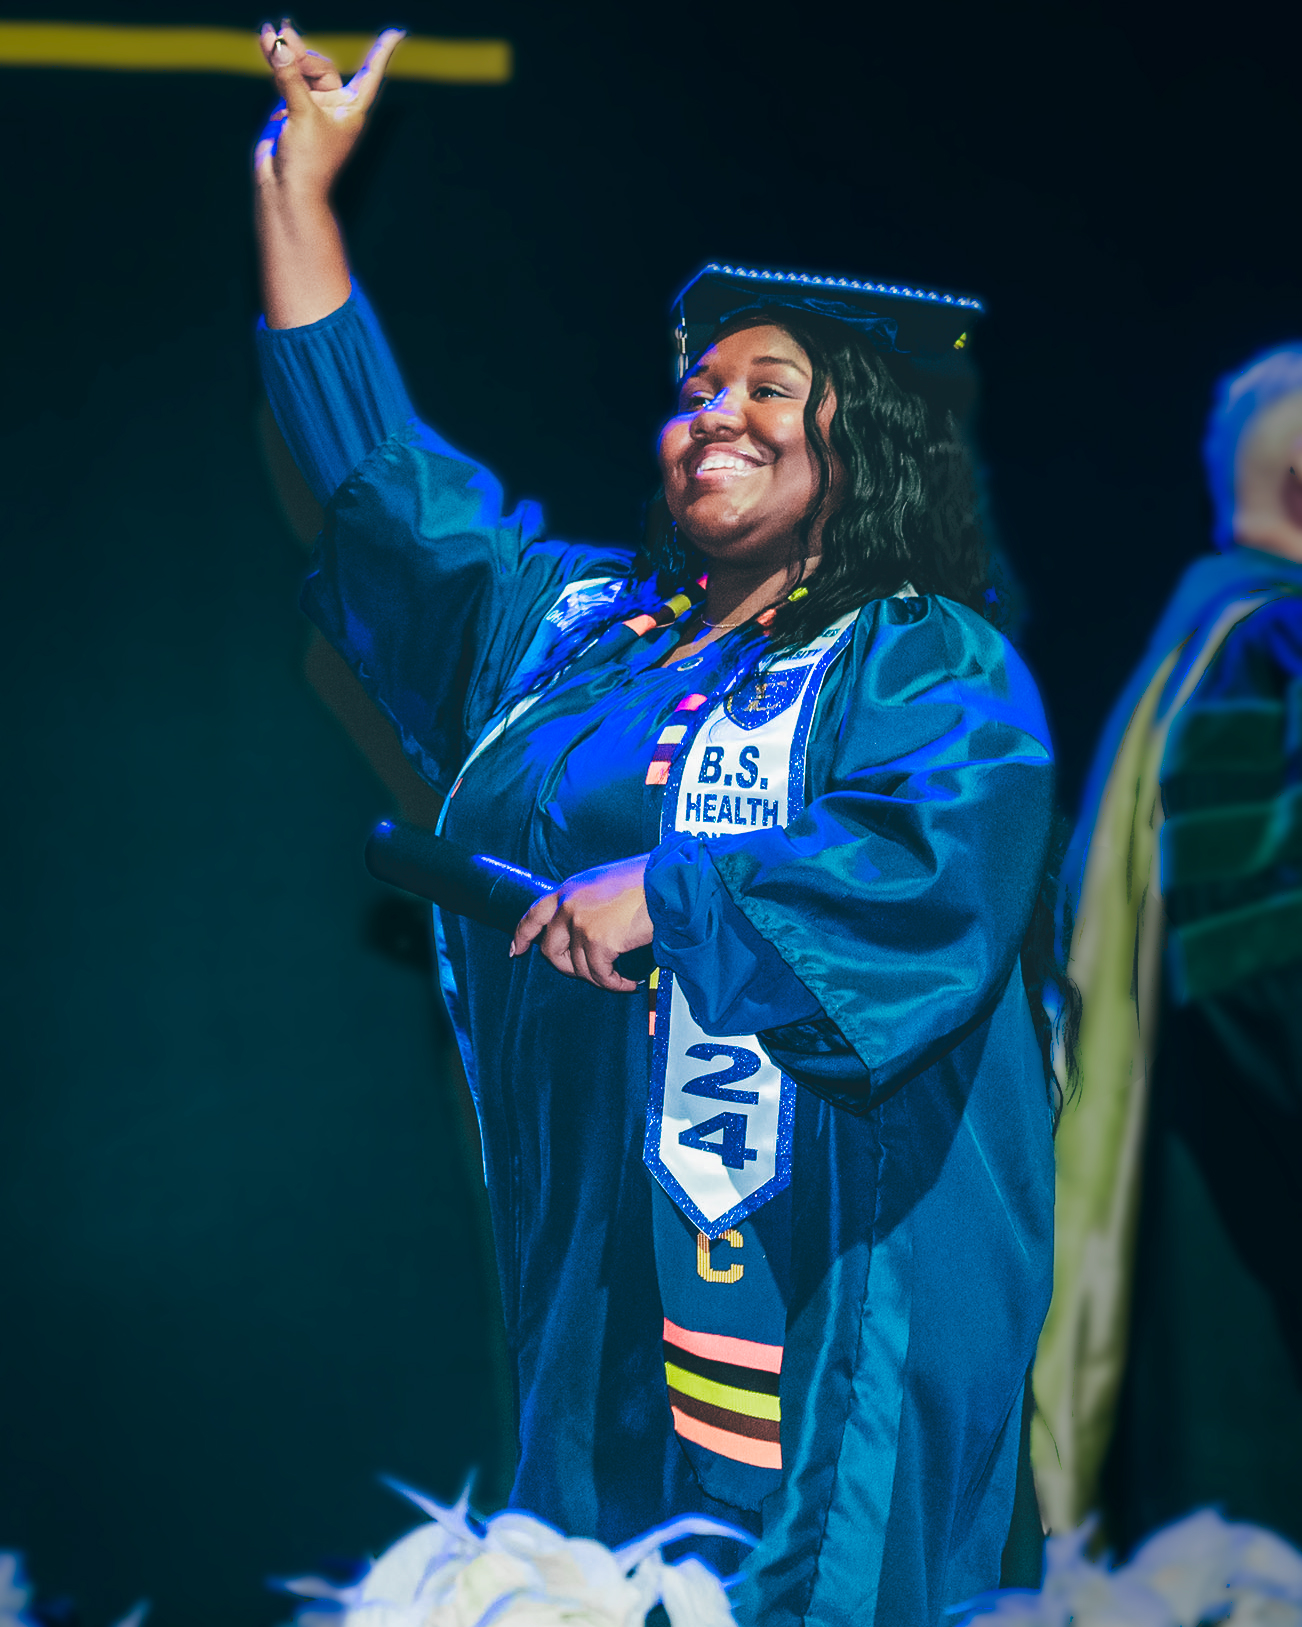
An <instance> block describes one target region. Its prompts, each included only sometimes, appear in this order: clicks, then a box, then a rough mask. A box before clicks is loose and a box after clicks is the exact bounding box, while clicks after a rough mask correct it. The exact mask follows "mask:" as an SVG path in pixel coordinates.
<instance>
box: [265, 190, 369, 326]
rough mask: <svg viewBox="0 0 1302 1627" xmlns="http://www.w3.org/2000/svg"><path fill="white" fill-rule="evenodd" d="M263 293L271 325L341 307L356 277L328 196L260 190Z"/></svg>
mask: <svg viewBox="0 0 1302 1627" xmlns="http://www.w3.org/2000/svg"><path fill="white" fill-rule="evenodd" d="M255 214H256V220H257V229H258V251H259V256H260V260H261V269H262V299H263V309H264V311H265V312H266V318H267V326H268V327H269V328H302V327H306V326H307V324H308V323H309V322H317V321H319V320H320V319H321V318H322V317H323V316H329V314H330V312H331V311H337V310H338V309H339V307H340V306H341V305H343V304H344V303H345V301H346V300H347V299H348V295H349V292H350V289H351V281H350V277H349V270H348V256H347V254H346V252H345V250H344V240H343V235H342V233H341V232H340V230H339V222H338V221H337V220H336V219H335V217H334V212H333V210H332V209H331V208H330V201H329V199H328V198H327V197H324V196H313V195H309V196H299V195H295V194H294V193H292V192H287V191H283V190H282V189H281V188H279V187H277V186H276V185H274V183H273V184H272V185H267V186H260V187H259V188H258V190H257V200H256V205H255Z"/></svg>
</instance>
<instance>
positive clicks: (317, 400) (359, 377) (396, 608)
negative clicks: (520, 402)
mask: <svg viewBox="0 0 1302 1627" xmlns="http://www.w3.org/2000/svg"><path fill="white" fill-rule="evenodd" d="M258 349H259V359H260V361H261V365H262V370H263V377H264V380H265V382H266V386H267V393H268V397H269V399H270V401H271V404H272V409H273V411H274V413H275V415H276V420H277V422H278V424H279V425H280V428H281V431H282V433H283V434H284V436H285V439H286V442H287V444H288V445H289V447H290V450H291V452H293V454H294V457H295V460H296V461H297V462H298V465H299V467H300V469H301V470H302V471H303V473H304V475H305V476H306V478H307V479H308V481H309V482H310V483H311V485H312V486H313V488H314V490H315V491H316V492H317V495H318V496H320V497H321V498H322V499H323V500H324V501H327V502H328V506H327V509H326V518H325V525H324V528H323V530H322V533H321V536H320V538H319V539H318V542H317V546H316V550H315V553H314V555H313V562H312V570H311V574H310V575H309V577H308V579H307V582H306V584H305V586H304V589H303V599H302V603H303V609H304V610H305V611H306V613H307V615H308V616H309V617H311V619H312V620H313V621H314V622H315V623H316V624H317V626H318V627H319V628H320V629H321V631H322V632H323V633H324V634H325V635H326V637H327V638H328V639H329V640H330V641H331V643H332V644H333V645H334V646H335V648H336V649H337V650H338V651H339V652H340V654H342V655H343V656H344V658H345V659H346V660H347V661H348V663H349V665H350V666H351V667H352V669H353V671H354V672H355V673H356V674H357V676H358V678H359V679H360V680H361V682H362V685H363V687H364V688H365V689H366V691H367V693H368V694H369V695H370V696H371V698H372V699H373V700H374V701H375V702H376V704H377V705H378V706H379V708H380V710H381V711H382V712H383V713H384V714H385V716H386V717H388V719H389V720H390V722H391V723H392V724H393V726H394V728H395V730H396V731H397V734H398V737H399V739H400V740H401V742H402V745H403V748H404V750H405V751H406V752H407V754H408V756H409V757H410V758H411V759H412V761H413V763H414V764H415V766H416V768H417V769H418V771H419V772H420V773H421V774H422V775H423V777H424V778H425V779H427V780H428V781H429V782H430V783H431V784H432V785H435V786H437V787H438V788H439V789H440V790H444V791H446V790H447V789H448V787H449V785H450V783H451V781H452V778H453V777H454V776H455V774H456V771H457V769H458V768H459V767H460V765H461V763H462V762H463V761H464V760H465V757H466V755H467V753H468V752H469V750H470V748H471V746H472V745H473V744H474V742H475V740H476V739H477V737H478V735H479V733H480V732H481V730H482V729H483V727H484V725H485V724H486V723H487V722H488V720H489V718H490V717H491V716H492V714H493V712H494V710H495V709H496V707H497V704H498V702H499V700H500V699H501V698H502V696H503V694H504V693H505V691H506V689H507V687H508V686H509V683H510V680H511V678H512V676H513V674H514V673H515V672H516V670H517V668H518V667H519V664H520V662H521V660H522V659H523V658H524V656H525V654H526V652H527V651H528V650H529V648H530V645H531V644H532V642H533V641H534V639H535V637H537V636H538V634H539V632H540V629H541V628H542V624H543V622H544V620H545V619H546V618H547V616H548V615H549V613H550V612H552V611H553V610H555V609H557V606H558V600H559V598H560V595H561V594H562V592H563V591H564V590H565V589H566V588H567V587H570V588H572V587H573V586H574V585H575V584H576V583H578V582H597V581H601V580H609V579H613V578H617V577H622V576H623V575H624V573H625V572H626V571H627V569H628V564H629V560H630V558H631V554H630V552H629V551H628V550H624V549H619V548H606V549H602V548H594V547H583V546H576V545H571V544H566V543H561V542H555V541H553V540H551V539H550V538H549V537H548V536H547V533H546V528H545V525H544V521H543V515H542V510H541V509H540V508H539V507H538V505H537V504H536V503H531V502H523V503H520V504H517V505H516V506H515V507H514V508H511V509H509V510H508V509H507V507H506V504H505V501H504V498H503V493H502V488H501V485H500V483H499V482H498V481H497V479H496V478H495V476H493V475H492V474H491V473H490V472H489V471H488V470H487V469H485V468H483V467H482V466H481V465H480V464H478V463H476V462H474V461H473V460H472V459H470V458H467V457H464V456H462V454H461V453H459V452H457V451H456V450H455V449H454V448H453V447H451V446H449V445H448V443H447V442H446V441H445V440H443V439H442V437H441V436H439V435H438V434H437V433H436V432H435V431H434V430H432V429H430V428H429V426H428V425H426V424H424V423H422V422H421V421H420V419H419V418H417V417H416V416H415V414H414V411H413V409H412V406H411V402H410V399H409V398H408V396H407V392H406V390H405V388H404V386H403V383H402V379H401V375H400V374H399V373H398V369H397V366H396V364H395V362H394V360H393V356H392V353H391V352H390V350H389V348H388V345H387V344H386V342H385V340H384V336H383V334H382V333H381V331H380V328H379V325H378V323H377V322H376V320H375V317H374V314H373V313H372V311H371V308H370V306H369V304H368V303H367V302H366V299H365V296H364V295H363V294H362V293H361V290H360V289H358V288H356V286H354V289H353V294H352V297H351V298H350V299H349V300H348V301H347V302H346V303H345V304H344V305H342V306H341V307H340V308H339V309H338V310H337V311H333V312H331V313H330V315H329V316H326V317H323V318H322V319H321V321H319V322H315V323H311V324H309V325H308V326H306V327H302V328H288V329H268V328H267V327H266V325H265V323H264V324H262V325H261V326H260V328H259V332H258Z"/></svg>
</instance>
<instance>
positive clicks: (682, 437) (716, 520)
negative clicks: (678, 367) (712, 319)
mask: <svg viewBox="0 0 1302 1627" xmlns="http://www.w3.org/2000/svg"><path fill="white" fill-rule="evenodd" d="M812 383H813V372H812V369H811V367H810V364H809V357H808V356H807V355H806V354H805V352H804V350H803V349H802V347H801V346H800V345H798V344H797V343H796V341H795V340H794V339H793V338H792V337H791V335H790V334H789V333H787V332H786V331H785V330H784V329H782V328H779V327H770V326H765V327H756V328H741V329H739V330H738V331H737V332H735V333H729V334H725V335H724V337H723V338H721V339H720V340H718V342H717V343H715V344H714V345H712V346H711V347H710V349H709V350H707V351H706V352H705V354H704V355H703V356H702V357H701V359H700V361H699V362H698V363H697V364H696V366H695V367H694V368H693V369H692V371H691V372H690V373H689V374H688V375H687V377H686V378H685V379H684V380H683V383H682V389H681V391H680V393H679V399H678V412H677V413H676V414H675V416H674V417H673V418H671V419H670V420H669V422H668V423H667V424H666V425H665V427H664V429H663V430H662V431H661V435H660V472H661V476H662V478H663V480H664V488H665V501H666V502H667V504H668V506H669V512H670V513H671V514H672V515H673V517H674V519H675V520H676V521H677V523H678V524H679V526H681V527H682V529H683V531H684V533H685V534H686V535H687V536H688V537H690V538H691V540H692V542H693V543H695V545H696V546H697V548H699V549H700V551H701V552H702V553H703V554H706V555H707V556H708V557H710V558H711V559H714V560H718V561H719V562H721V563H723V562H727V563H729V564H736V565H739V566H744V567H747V568H767V569H778V568H780V567H781V566H783V565H784V564H787V563H788V562H790V561H792V559H793V551H794V550H795V546H796V543H797V540H798V538H799V534H800V528H801V525H802V524H803V522H804V520H805V518H806V516H807V515H808V514H809V511H810V508H811V506H812V505H813V503H814V501H815V499H816V498H817V496H818V486H819V465H818V460H817V458H816V456H815V454H814V451H813V448H812V447H811V446H810V444H809V441H808V438H807V437H806V435H805V403H806V402H807V401H808V399H809V392H810V388H811V386H812ZM835 411H836V398H835V396H834V395H833V394H832V393H831V391H830V390H829V391H828V393H827V394H826V395H825V397H824V399H823V402H822V404H821V406H820V407H819V410H818V424H819V427H820V429H821V430H822V431H823V434H824V435H826V434H827V429H828V425H829V424H830V423H831V421H832V415H833V413H834V412H835ZM833 478H834V484H835V471H834V477H833ZM817 539H818V527H817V526H815V527H814V528H812V530H811V534H810V541H809V544H808V551H809V552H810V553H816V552H817V548H818V540H817ZM801 551H802V552H803V551H805V550H801ZM797 557H798V556H797Z"/></svg>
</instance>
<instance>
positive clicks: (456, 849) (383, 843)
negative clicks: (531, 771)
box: [365, 819, 655, 983]
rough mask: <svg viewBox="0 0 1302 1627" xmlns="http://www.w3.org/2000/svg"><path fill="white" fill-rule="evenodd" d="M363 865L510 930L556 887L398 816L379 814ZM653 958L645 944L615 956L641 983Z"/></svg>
mask: <svg viewBox="0 0 1302 1627" xmlns="http://www.w3.org/2000/svg"><path fill="white" fill-rule="evenodd" d="M365 858H366V868H367V869H368V870H369V871H370V872H371V874H372V875H373V876H374V877H375V879H376V880H377V881H383V882H387V883H388V885H389V886H390V887H398V888H401V890H402V891H403V892H406V893H414V894H415V895H416V897H417V898H426V899H428V900H429V902H430V903H431V904H437V905H438V907H439V908H440V909H442V910H450V911H451V912H452V914H453V915H464V916H467V917H468V918H469V919H470V920H472V921H478V922H479V923H480V924H481V925H482V926H488V927H493V928H494V929H495V930H496V931H498V932H504V933H506V935H507V936H508V937H512V936H514V933H515V929H516V926H517V924H518V923H519V920H520V917H521V916H522V915H524V914H525V913H526V911H528V910H530V909H532V908H533V906H534V905H535V904H536V903H537V902H538V900H539V899H540V898H545V897H546V896H547V894H548V893H554V892H555V891H556V886H557V884H556V882H554V881H548V880H547V879H546V877H545V876H536V875H534V874H533V872H532V871H531V870H521V869H519V868H518V867H517V866H516V865H514V864H507V863H505V862H504V861H503V860H502V859H495V858H494V857H493V856H492V854H490V853H474V852H472V851H471V850H470V849H469V848H468V847H462V846H461V844H460V843H459V842H452V841H449V840H448V838H447V837H446V836H436V835H435V834H434V832H433V831H430V830H422V829H421V828H420V826H419V825H408V824H406V823H405V822H404V821H403V820H401V819H382V820H381V821H380V823H379V824H378V825H377V826H376V827H375V829H374V830H373V831H372V832H371V834H370V837H369V838H368V840H367V843H366V854H365ZM654 964H655V962H654V960H653V959H652V955H651V946H650V944H646V945H644V946H643V947H642V948H640V949H630V950H629V951H628V953H627V954H624V955H621V956H620V957H619V958H618V960H616V962H615V970H616V971H617V972H618V973H619V974H620V976H621V977H627V978H629V979H631V980H632V981H633V982H634V983H645V982H646V980H647V978H648V977H649V976H650V975H651V968H652V966H653V965H654Z"/></svg>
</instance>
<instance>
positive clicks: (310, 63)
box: [299, 51, 344, 90]
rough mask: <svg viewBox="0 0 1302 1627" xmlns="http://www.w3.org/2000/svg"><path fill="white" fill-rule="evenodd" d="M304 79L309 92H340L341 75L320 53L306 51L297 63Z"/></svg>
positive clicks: (327, 58) (341, 84)
mask: <svg viewBox="0 0 1302 1627" xmlns="http://www.w3.org/2000/svg"><path fill="white" fill-rule="evenodd" d="M299 68H300V69H301V71H302V74H303V77H304V79H306V80H307V83H308V88H309V89H311V90H342V89H343V85H344V80H343V75H342V74H341V73H340V72H339V69H338V68H336V67H335V65H334V63H333V62H331V60H330V58H329V57H328V56H323V55H322V53H321V52H320V51H307V52H305V53H304V56H303V59H302V61H301V62H300V63H299Z"/></svg>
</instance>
